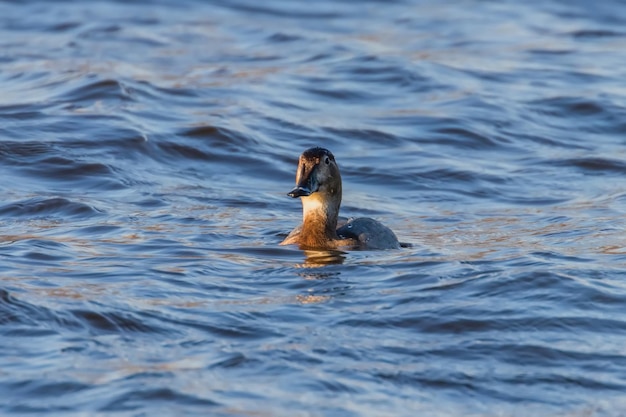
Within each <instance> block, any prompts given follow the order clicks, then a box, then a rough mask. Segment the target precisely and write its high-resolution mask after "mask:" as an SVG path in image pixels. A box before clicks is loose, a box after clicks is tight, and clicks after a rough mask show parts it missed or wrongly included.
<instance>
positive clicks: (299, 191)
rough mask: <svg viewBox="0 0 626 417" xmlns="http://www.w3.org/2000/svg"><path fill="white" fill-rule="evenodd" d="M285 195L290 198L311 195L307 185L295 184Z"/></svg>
mask: <svg viewBox="0 0 626 417" xmlns="http://www.w3.org/2000/svg"><path fill="white" fill-rule="evenodd" d="M287 195H288V196H289V197H291V198H298V197H308V196H310V195H311V190H310V189H309V188H308V187H300V186H296V187H295V188H294V189H293V190H291V191H289V192H288V193H287Z"/></svg>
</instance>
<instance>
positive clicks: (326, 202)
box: [300, 190, 341, 247]
mask: <svg viewBox="0 0 626 417" xmlns="http://www.w3.org/2000/svg"><path fill="white" fill-rule="evenodd" d="M340 205H341V190H338V193H337V192H335V193H334V194H331V193H324V192H316V193H313V194H311V195H310V196H308V197H302V232H301V242H300V243H301V244H303V245H304V246H310V247H324V246H332V242H333V241H335V240H337V239H338V236H337V217H338V216H339V206H340Z"/></svg>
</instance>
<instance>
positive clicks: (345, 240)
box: [280, 147, 401, 250]
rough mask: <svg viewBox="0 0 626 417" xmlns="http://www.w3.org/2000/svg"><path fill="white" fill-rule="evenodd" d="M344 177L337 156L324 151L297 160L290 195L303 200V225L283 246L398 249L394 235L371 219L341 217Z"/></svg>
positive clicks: (309, 152)
mask: <svg viewBox="0 0 626 417" xmlns="http://www.w3.org/2000/svg"><path fill="white" fill-rule="evenodd" d="M341 191H342V184H341V174H340V172H339V166H338V165H337V161H336V160H335V156H334V155H333V154H332V153H331V152H330V151H329V150H328V149H325V148H321V147H314V148H309V149H307V150H305V151H304V152H303V153H302V155H300V159H299V161H298V168H297V170H296V186H295V187H294V188H293V190H291V191H290V192H289V193H287V195H288V196H289V197H291V198H300V201H301V202H302V224H300V225H299V226H298V227H296V228H295V229H293V230H292V231H291V233H289V234H288V235H287V237H286V238H285V239H284V240H283V241H282V242H281V243H280V244H281V245H298V246H299V247H300V249H314V250H328V249H339V248H354V249H398V248H400V247H401V244H400V242H399V241H398V238H397V237H396V235H395V234H394V232H393V231H392V230H391V229H389V228H388V227H387V226H385V225H383V224H382V223H380V222H379V221H377V220H374V219H372V218H369V217H358V218H350V219H345V218H340V217H339V207H340V206H341V197H342V195H341Z"/></svg>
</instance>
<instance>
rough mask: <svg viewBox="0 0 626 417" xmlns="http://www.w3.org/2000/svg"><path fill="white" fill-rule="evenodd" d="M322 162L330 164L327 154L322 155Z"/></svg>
mask: <svg viewBox="0 0 626 417" xmlns="http://www.w3.org/2000/svg"><path fill="white" fill-rule="evenodd" d="M324 163H325V164H326V165H330V159H329V158H328V157H327V156H325V157H324Z"/></svg>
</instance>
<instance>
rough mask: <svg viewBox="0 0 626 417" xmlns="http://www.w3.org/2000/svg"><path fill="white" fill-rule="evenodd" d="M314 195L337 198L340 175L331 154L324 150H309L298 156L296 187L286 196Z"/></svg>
mask: <svg viewBox="0 0 626 417" xmlns="http://www.w3.org/2000/svg"><path fill="white" fill-rule="evenodd" d="M314 193H322V194H327V196H328V197H334V198H336V196H337V195H338V196H339V200H340V201H341V174H340V173H339V167H338V166H337V163H336V162H335V157H334V156H333V154H332V153H331V152H330V151H329V150H328V149H324V148H310V149H307V150H306V151H304V152H303V153H302V155H300V160H299V161H298V170H297V171H296V186H295V187H294V189H293V190H291V191H290V192H289V193H287V195H288V196H289V197H292V198H298V197H310V196H311V195H313V194H314Z"/></svg>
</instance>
